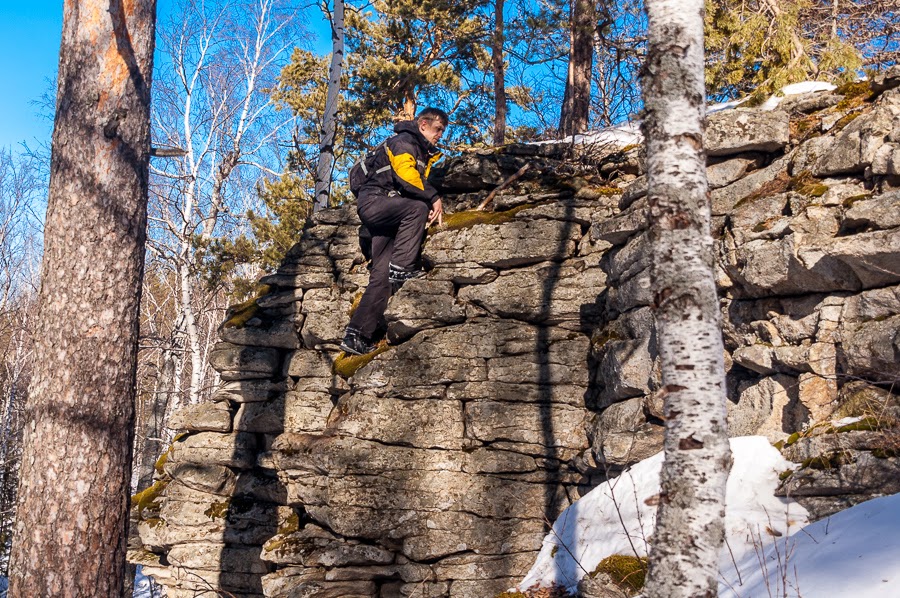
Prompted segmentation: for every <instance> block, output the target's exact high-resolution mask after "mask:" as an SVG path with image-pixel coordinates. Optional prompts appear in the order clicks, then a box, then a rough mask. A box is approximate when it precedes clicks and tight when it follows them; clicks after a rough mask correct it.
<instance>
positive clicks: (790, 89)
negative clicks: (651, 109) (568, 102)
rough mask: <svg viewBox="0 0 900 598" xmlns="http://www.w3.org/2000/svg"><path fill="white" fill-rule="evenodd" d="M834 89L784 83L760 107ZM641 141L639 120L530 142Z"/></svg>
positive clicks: (718, 107) (713, 108)
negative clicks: (804, 94) (559, 137)
mask: <svg viewBox="0 0 900 598" xmlns="http://www.w3.org/2000/svg"><path fill="white" fill-rule="evenodd" d="M833 89H836V88H835V86H834V85H832V84H831V83H826V82H824V81H803V82H802V83H792V84H790V85H785V86H784V87H783V88H781V90H780V91H779V92H778V93H777V94H776V95H773V96H772V97H770V98H769V99H768V100H766V101H765V102H764V103H763V104H762V106H760V109H762V110H775V108H777V107H778V105H779V104H780V103H781V101H782V100H784V98H786V97H788V96H793V95H800V94H802V93H811V92H816V91H832V90H833ZM749 98H750V96H747V97H745V98H741V99H739V100H732V101H730V102H722V103H720V104H711V105H708V106H707V107H706V113H707V114H711V113H713V112H721V111H722V110H728V109H730V108H736V107H738V106H740V105H741V104H743V103H744V102H746V101H747V100H748V99H749ZM643 142H644V137H643V135H641V122H640V121H634V122H628V123H625V124H622V125H618V126H615V127H608V128H606V129H600V130H599V131H592V132H589V133H584V134H579V135H570V136H568V137H564V138H562V139H551V140H547V141H533V142H531V145H546V144H548V143H571V144H573V145H599V146H612V147H620V148H621V147H626V146H629V145H638V144H641V143H643Z"/></svg>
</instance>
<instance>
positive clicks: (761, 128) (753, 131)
mask: <svg viewBox="0 0 900 598" xmlns="http://www.w3.org/2000/svg"><path fill="white" fill-rule="evenodd" d="M789 142H790V117H789V115H788V113H787V112H784V111H782V110H773V111H770V112H757V111H751V110H740V109H737V110H722V111H719V112H714V113H713V114H710V115H709V117H708V119H707V126H706V138H705V139H704V140H703V147H704V149H705V150H706V154H707V155H708V156H730V155H735V154H740V153H743V152H757V151H758V152H769V153H771V152H777V151H779V150H781V149H783V148H784V147H786V146H787V144H788V143H789Z"/></svg>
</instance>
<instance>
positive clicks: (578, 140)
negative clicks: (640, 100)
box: [531, 121, 644, 147]
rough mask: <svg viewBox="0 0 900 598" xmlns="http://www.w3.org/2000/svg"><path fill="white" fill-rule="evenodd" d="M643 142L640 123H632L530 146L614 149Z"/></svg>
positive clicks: (534, 143)
mask: <svg viewBox="0 0 900 598" xmlns="http://www.w3.org/2000/svg"><path fill="white" fill-rule="evenodd" d="M643 142H644V137H643V135H641V123H640V121H634V122H628V123H625V124H622V125H618V126H615V127H608V128H606V129H600V130H599V131H592V132H589V133H584V134H578V135H570V136H568V137H564V138H562V139H552V140H549V141H534V142H532V143H531V144H532V145H546V144H548V143H571V144H574V145H611V146H614V147H625V146H628V145H636V144H640V143H643Z"/></svg>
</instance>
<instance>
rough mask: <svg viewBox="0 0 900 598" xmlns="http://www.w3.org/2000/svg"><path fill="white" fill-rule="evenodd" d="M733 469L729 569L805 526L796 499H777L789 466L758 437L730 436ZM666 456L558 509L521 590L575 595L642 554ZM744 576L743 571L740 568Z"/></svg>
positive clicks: (728, 512)
mask: <svg viewBox="0 0 900 598" xmlns="http://www.w3.org/2000/svg"><path fill="white" fill-rule="evenodd" d="M731 450H732V452H733V454H734V465H733V466H732V469H731V474H730V475H729V478H728V485H727V488H726V515H725V528H726V538H727V541H728V547H730V549H731V551H730V553H729V551H728V549H727V548H726V549H723V554H722V567H723V570H724V569H725V568H726V567H730V568H731V569H732V570H733V569H734V565H733V563H732V557H731V554H733V555H734V561H736V562H738V563H739V564H742V563H743V559H744V558H745V556H747V555H754V554H755V550H754V545H755V544H759V543H763V545H767V544H769V543H771V540H772V539H773V538H772V534H775V535H778V536H787V535H789V534H791V533H793V532H795V531H797V530H799V529H800V527H802V526H803V525H805V524H806V523H807V512H806V509H804V508H803V507H802V506H800V505H799V504H798V503H796V502H794V501H790V500H787V499H783V498H778V497H776V496H774V492H775V488H776V486H777V485H778V474H779V473H780V472H782V471H784V470H786V469H789V468H790V467H791V463H790V462H789V461H787V460H785V459H784V457H782V456H781V453H780V452H778V450H777V449H775V448H774V447H772V445H771V444H769V441H768V440H766V439H765V438H764V437H762V436H749V437H745V438H733V439H732V440H731ZM662 461H663V454H662V453H659V454H657V455H654V456H653V457H650V458H649V459H646V460H644V461H641V462H640V463H638V464H636V465H635V466H634V467H632V468H631V469H629V470H628V471H626V472H623V473H622V474H621V475H620V476H619V477H618V478H616V479H614V480H611V481H609V482H606V483H604V484H601V485H600V486H598V487H597V488H595V489H594V490H592V491H591V492H590V493H588V494H587V495H585V496H584V497H583V498H581V499H580V500H579V501H578V502H576V503H575V504H573V505H572V506H570V507H569V508H568V509H566V510H565V511H563V513H562V514H561V515H560V517H559V519H557V520H556V523H554V525H553V529H552V531H551V532H550V533H549V534H548V535H547V537H545V538H544V543H543V547H542V549H541V552H540V554H539V555H538V558H537V561H536V562H535V564H534V567H532V569H531V571H529V572H528V575H527V576H526V577H525V579H524V580H523V581H522V582H521V583H520V584H519V588H523V589H524V588H528V587H530V586H532V585H533V584H535V583H538V584H540V585H544V586H549V585H550V584H552V583H556V584H559V585H562V586H565V587H566V588H567V589H569V590H570V591H571V590H574V588H575V586H576V585H577V583H578V580H579V579H581V577H582V576H583V575H584V574H585V572H587V571H593V570H594V568H595V567H596V566H597V564H598V563H599V562H600V561H601V560H603V559H604V558H606V557H608V556H610V555H613V554H634V553H635V552H636V553H637V554H638V555H639V556H645V555H646V554H647V542H646V538H648V537H649V536H650V534H651V533H652V532H653V528H654V525H655V523H656V500H655V499H656V498H657V495H658V494H659V470H660V467H661V466H662ZM742 571H743V569H742Z"/></svg>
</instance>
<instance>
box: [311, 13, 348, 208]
mask: <svg viewBox="0 0 900 598" xmlns="http://www.w3.org/2000/svg"><path fill="white" fill-rule="evenodd" d="M343 61H344V0H334V15H333V16H332V19H331V68H330V69H329V71H328V72H329V77H328V95H327V96H326V98H325V118H324V120H323V124H322V141H321V143H320V144H319V163H318V164H317V165H316V198H315V201H314V203H313V211H314V212H318V211H319V210H324V209H325V208H327V207H328V198H329V197H330V196H331V169H332V167H333V166H334V132H335V128H336V124H337V111H338V98H339V97H340V93H341V65H342V64H343Z"/></svg>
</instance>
